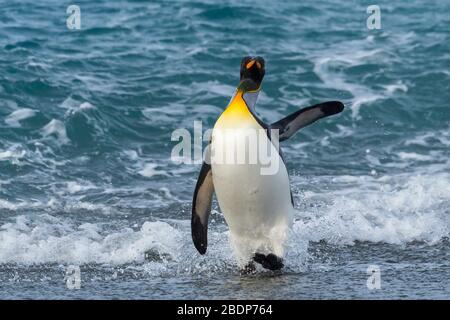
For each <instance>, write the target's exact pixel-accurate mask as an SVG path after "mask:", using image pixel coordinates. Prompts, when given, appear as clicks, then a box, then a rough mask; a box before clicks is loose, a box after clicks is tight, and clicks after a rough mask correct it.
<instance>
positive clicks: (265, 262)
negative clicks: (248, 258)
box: [253, 253, 284, 270]
mask: <svg viewBox="0 0 450 320" xmlns="http://www.w3.org/2000/svg"><path fill="white" fill-rule="evenodd" d="M253 261H255V262H257V263H259V264H261V265H262V266H263V268H265V269H269V270H280V269H281V268H283V267H284V264H283V259H282V258H279V257H277V256H276V255H274V254H273V253H270V254H268V255H265V254H262V253H255V255H254V257H253Z"/></svg>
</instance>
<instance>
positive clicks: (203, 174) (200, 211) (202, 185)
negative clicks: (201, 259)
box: [191, 161, 214, 254]
mask: <svg viewBox="0 0 450 320" xmlns="http://www.w3.org/2000/svg"><path fill="white" fill-rule="evenodd" d="M213 193H214V184H213V179H212V171H211V165H210V164H208V163H206V162H205V161H203V164H202V168H201V169H200V174H199V176H198V179H197V184H196V186H195V191H194V199H193V200H192V218H191V233H192V240H193V241H194V246H195V248H196V249H197V250H198V252H200V254H205V253H206V248H207V246H208V237H207V235H208V218H209V214H210V213H211V203H212V197H213Z"/></svg>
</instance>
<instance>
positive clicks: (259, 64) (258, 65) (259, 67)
mask: <svg viewBox="0 0 450 320" xmlns="http://www.w3.org/2000/svg"><path fill="white" fill-rule="evenodd" d="M256 66H257V67H258V69H261V63H259V62H258V61H256Z"/></svg>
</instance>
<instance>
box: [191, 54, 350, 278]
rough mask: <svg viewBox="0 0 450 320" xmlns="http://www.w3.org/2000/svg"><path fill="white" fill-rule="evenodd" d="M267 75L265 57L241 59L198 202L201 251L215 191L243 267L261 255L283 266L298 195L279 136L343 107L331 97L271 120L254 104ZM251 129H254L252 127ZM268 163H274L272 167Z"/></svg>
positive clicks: (196, 233) (273, 266)
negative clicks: (293, 188)
mask: <svg viewBox="0 0 450 320" xmlns="http://www.w3.org/2000/svg"><path fill="white" fill-rule="evenodd" d="M264 75H265V61H264V59H263V58H262V57H259V56H257V57H249V56H248V57H244V58H243V59H242V61H241V68H240V83H239V85H238V87H237V89H236V91H235V93H234V95H233V97H232V98H231V101H230V102H229V104H228V106H227V108H226V109H225V110H224V111H223V113H222V114H221V116H220V117H219V118H218V120H217V121H216V123H215V125H214V128H213V131H212V137H211V140H210V143H209V145H208V147H207V149H206V152H205V157H204V160H203V164H202V167H201V169H200V174H199V177H198V180H197V184H196V186H195V191H194V197H193V203H192V218H191V232H192V239H193V242H194V245H195V247H196V249H197V250H198V251H199V253H200V254H205V253H206V249H207V230H208V219H209V215H210V212H211V204H212V198H213V194H214V193H215V194H216V198H217V201H218V204H219V207H220V209H221V211H222V213H223V215H224V218H225V221H226V223H227V225H228V227H229V230H230V233H229V234H230V241H231V245H232V248H233V251H234V254H235V257H236V260H237V263H238V266H239V267H240V268H241V269H242V270H254V262H256V263H259V264H261V265H262V267H264V268H266V269H270V270H278V269H281V268H283V266H284V262H283V258H284V255H285V242H286V239H287V236H288V234H289V230H290V228H291V225H292V222H293V212H294V202H293V197H292V192H291V189H290V183H289V174H288V170H287V168H286V165H285V161H284V158H283V155H282V152H281V149H280V146H279V142H282V141H284V140H287V139H289V138H290V137H292V136H293V135H294V134H295V133H296V132H297V131H298V130H299V129H301V128H303V127H305V126H307V125H309V124H311V123H313V122H315V121H316V120H318V119H320V118H323V117H327V116H330V115H334V114H337V113H340V112H341V111H342V110H343V109H344V105H343V104H342V103H341V102H339V101H329V102H324V103H320V104H317V105H314V106H310V107H306V108H303V109H300V110H298V111H296V112H294V113H292V114H291V115H289V116H287V117H285V118H283V119H281V120H279V121H277V122H274V123H272V124H267V123H265V122H263V121H262V120H261V119H260V118H259V117H258V116H257V114H256V110H255V105H256V100H257V98H258V94H259V92H260V90H261V82H262V80H263V78H264ZM252 132H254V133H255V134H249V133H252ZM261 132H262V133H263V134H258V133H261ZM255 137H256V139H252V138H255ZM262 149H264V150H265V152H261V150H262ZM268 164H271V167H272V169H273V170H268V167H267V165H268ZM272 164H274V165H272ZM264 169H266V170H264Z"/></svg>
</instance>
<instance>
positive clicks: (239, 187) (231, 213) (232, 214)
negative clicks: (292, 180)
mask: <svg viewBox="0 0 450 320" xmlns="http://www.w3.org/2000/svg"><path fill="white" fill-rule="evenodd" d="M240 119H241V120H239V121H236V119H234V121H229V120H228V121H220V119H219V121H218V122H217V123H216V126H215V127H214V130H213V135H212V142H211V152H212V155H213V158H212V176H213V182H214V188H215V193H216V196H217V199H218V202H219V206H220V208H221V210H222V212H223V214H224V216H225V220H226V222H227V224H228V226H229V228H230V233H231V240H232V244H233V246H234V248H235V251H236V253H237V255H238V261H239V260H241V262H242V263H246V262H248V259H249V257H251V256H252V255H253V254H254V253H255V252H259V253H264V254H268V253H274V254H276V255H277V256H279V257H282V256H283V254H284V250H283V243H284V240H285V238H286V233H287V232H288V229H289V227H290V224H291V222H292V211H293V207H292V203H291V195H290V186H289V177H288V172H287V169H286V166H285V165H284V163H283V161H282V159H281V157H280V155H279V153H278V151H277V150H276V149H275V147H274V146H273V144H272V143H271V142H270V141H269V139H268V137H267V135H266V134H265V132H263V133H264V134H259V130H261V129H262V127H261V126H260V125H259V124H258V122H257V121H256V120H255V119H254V118H253V117H251V118H245V119H242V117H240ZM249 129H252V130H258V131H257V132H258V135H257V136H258V138H257V142H256V144H257V145H256V146H255V144H254V143H255V141H253V140H243V139H238V137H239V136H241V135H242V133H244V132H248V131H247V130H249ZM232 140H234V141H235V143H234V144H233V143H230V141H232ZM264 144H265V145H266V146H268V150H270V152H269V151H266V150H267V149H265V148H263V149H264V150H261V146H264ZM255 150H256V152H257V153H258V156H257V157H256V158H257V161H256V163H255V162H254V161H253V160H254V157H253V158H252V155H253V156H254V153H255ZM261 154H265V155H266V156H264V157H261ZM230 155H235V159H236V161H234V163H233V162H230V161H226V160H227V157H229V158H231V156H230ZM269 155H270V156H269ZM242 158H244V159H245V160H246V161H245V163H238V159H241V160H242ZM251 158H252V159H251ZM228 160H230V159H228ZM249 162H250V163H249ZM262 162H264V163H262ZM267 163H269V164H270V165H268V164H267ZM270 168H271V169H270ZM264 173H266V174H264ZM267 173H271V174H267Z"/></svg>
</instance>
